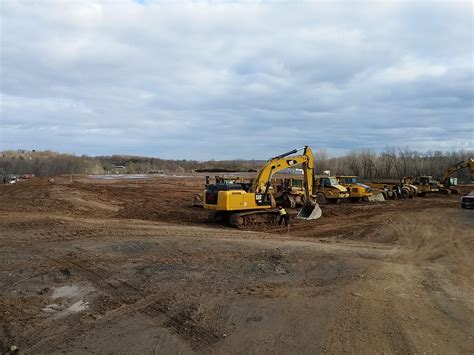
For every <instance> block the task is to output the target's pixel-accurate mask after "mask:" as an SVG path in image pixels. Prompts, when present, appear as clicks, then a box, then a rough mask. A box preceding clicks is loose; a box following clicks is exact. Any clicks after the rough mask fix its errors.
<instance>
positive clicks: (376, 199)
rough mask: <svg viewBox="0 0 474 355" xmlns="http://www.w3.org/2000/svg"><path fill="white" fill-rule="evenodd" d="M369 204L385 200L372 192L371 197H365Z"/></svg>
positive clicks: (378, 193) (377, 193) (379, 193)
mask: <svg viewBox="0 0 474 355" xmlns="http://www.w3.org/2000/svg"><path fill="white" fill-rule="evenodd" d="M367 199H368V200H369V201H370V202H383V201H385V198H384V197H383V194H382V193H381V192H374V194H373V195H372V196H369V197H367Z"/></svg>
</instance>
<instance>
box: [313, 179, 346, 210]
mask: <svg viewBox="0 0 474 355" xmlns="http://www.w3.org/2000/svg"><path fill="white" fill-rule="evenodd" d="M313 193H314V194H315V195H316V201H317V203H319V204H326V203H328V202H330V203H339V202H340V201H341V200H344V199H347V198H349V192H347V189H346V188H345V187H344V186H342V185H341V184H340V183H339V181H338V180H337V178H336V177H335V176H327V175H319V176H316V178H315V181H314V192H313Z"/></svg>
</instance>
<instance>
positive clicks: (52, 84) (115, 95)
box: [0, 0, 473, 159]
mask: <svg viewBox="0 0 474 355" xmlns="http://www.w3.org/2000/svg"><path fill="white" fill-rule="evenodd" d="M1 6H2V10H1V14H0V16H1V17H2V18H1V26H2V28H1V30H2V31H1V32H2V34H3V35H2V36H1V38H0V41H1V63H0V69H1V79H2V80H1V88H0V91H1V93H2V97H1V100H2V102H1V103H2V107H1V112H0V114H1V116H0V149H10V148H13V149H15V148H26V149H32V148H34V149H57V150H65V151H69V152H70V151H75V152H77V153H80V154H82V153H87V154H108V153H114V152H118V151H121V152H123V153H135V154H146V155H161V156H165V157H183V158H197V159H208V158H216V159H218V158H233V157H243V158H262V159H265V158H266V157H268V156H271V155H274V154H275V152H279V151H280V150H281V151H283V150H287V149H288V148H291V147H293V146H301V145H303V144H311V145H313V146H315V147H316V149H319V148H324V149H326V150H328V151H329V152H333V153H337V154H339V153H341V152H345V151H347V150H350V149H353V148H355V149H357V148H363V147H365V146H369V147H371V148H374V149H382V148H383V147H385V146H386V145H403V146H406V145H409V146H411V147H412V148H414V149H425V150H426V149H430V148H436V147H440V146H448V148H449V146H451V147H455V146H456V147H457V146H458V145H459V146H462V147H466V145H467V146H470V147H471V148H472V146H473V142H472V130H473V123H472V121H473V106H472V102H473V87H472V85H473V67H472V62H473V58H472V53H473V42H472V25H473V22H472V21H473V20H472V17H471V16H470V13H471V12H470V11H471V10H470V4H468V3H466V4H459V3H456V4H452V5H450V4H448V3H445V2H434V3H426V2H419V3H413V2H404V1H402V2H383V3H377V4H376V5H374V3H373V2H367V3H364V2H362V3H358V4H354V3H351V6H348V5H347V3H346V2H343V1H341V2H318V3H309V2H301V3H291V4H290V3H287V2H279V3H266V2H237V1H236V2H194V1H180V2H167V1H166V2H165V1H147V2H145V3H144V5H142V4H140V3H137V2H133V1H125V0H123V1H120V2H112V1H105V0H104V1H92V0H90V1H81V2H76V1H75V2H41V3H32V2H23V1H14V0H6V1H4V2H2V5H1ZM15 122H16V124H15ZM26 126H27V127H29V128H28V129H25V127H26ZM419 126H425V127H426V126H429V127H433V128H435V129H434V130H419V129H417V127H419ZM461 127H463V129H461ZM38 132H41V134H38ZM44 132H50V134H49V139H43V138H41V137H42V136H43V135H44ZM440 132H443V134H441V133H440ZM71 136H73V137H74V139H70V138H64V137H71ZM111 137H113V139H111ZM455 142H461V143H459V144H458V143H455ZM466 142H467V143H466ZM430 145H432V146H430ZM124 149H125V150H124Z"/></svg>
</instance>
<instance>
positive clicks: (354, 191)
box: [336, 175, 372, 199]
mask: <svg viewBox="0 0 474 355" xmlns="http://www.w3.org/2000/svg"><path fill="white" fill-rule="evenodd" d="M336 178H337V179H338V180H339V183H340V184H341V185H342V186H344V187H345V188H346V189H347V192H349V198H350V199H361V198H365V197H370V196H372V189H371V188H370V187H369V186H367V185H364V184H361V183H360V182H359V177H358V176H353V175H338V176H336Z"/></svg>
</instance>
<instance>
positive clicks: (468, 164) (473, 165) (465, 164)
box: [441, 159, 474, 187]
mask: <svg viewBox="0 0 474 355" xmlns="http://www.w3.org/2000/svg"><path fill="white" fill-rule="evenodd" d="M465 168H469V170H470V171H471V179H472V180H474V159H468V160H465V161H462V162H460V163H457V164H454V165H451V166H450V167H448V168H447V169H446V171H445V173H444V175H443V178H442V179H441V183H442V184H443V186H445V187H448V186H449V177H450V176H451V175H453V174H454V173H455V172H456V171H459V170H461V169H465Z"/></svg>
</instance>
